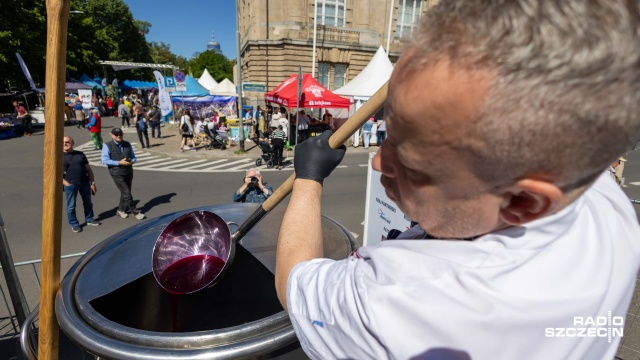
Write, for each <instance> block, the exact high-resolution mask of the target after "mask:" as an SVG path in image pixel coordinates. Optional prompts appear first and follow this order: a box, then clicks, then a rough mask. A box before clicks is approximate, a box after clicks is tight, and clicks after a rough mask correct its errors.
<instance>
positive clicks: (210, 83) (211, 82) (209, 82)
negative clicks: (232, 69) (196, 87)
mask: <svg viewBox="0 0 640 360" xmlns="http://www.w3.org/2000/svg"><path fill="white" fill-rule="evenodd" d="M198 83H200V85H202V86H204V87H205V89H207V90H209V91H211V89H213V88H215V87H216V86H218V82H217V81H216V80H215V79H214V78H213V77H212V76H211V74H209V71H207V69H204V72H203V73H202V76H200V78H199V79H198Z"/></svg>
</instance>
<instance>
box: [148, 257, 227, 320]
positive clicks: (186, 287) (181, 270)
mask: <svg viewBox="0 0 640 360" xmlns="http://www.w3.org/2000/svg"><path fill="white" fill-rule="evenodd" d="M224 264H225V262H224V260H222V259H220V258H219V257H217V256H213V255H193V256H188V257H186V258H183V259H180V260H178V261H176V262H174V263H172V264H171V265H169V266H167V268H166V269H164V271H163V272H162V274H160V284H161V285H162V287H164V288H165V290H167V291H168V292H170V293H171V308H172V313H173V314H172V315H173V316H172V318H173V321H172V325H173V326H172V331H173V332H176V331H178V305H179V303H180V297H181V296H180V295H182V294H185V293H189V292H192V291H195V290H199V289H201V288H202V287H204V286H206V285H207V284H208V283H209V282H211V280H213V279H215V277H216V276H218V274H219V273H220V271H221V270H222V268H223V267H224Z"/></svg>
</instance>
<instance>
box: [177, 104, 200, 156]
mask: <svg viewBox="0 0 640 360" xmlns="http://www.w3.org/2000/svg"><path fill="white" fill-rule="evenodd" d="M195 123H196V122H195V121H194V120H193V117H191V111H190V110H189V109H186V110H185V111H184V115H182V117H181V118H180V131H181V132H182V142H181V143H180V152H183V151H184V147H185V146H187V141H188V140H191V146H192V147H191V151H197V150H198V149H196V142H195V140H193V134H194V132H195V131H194V127H195Z"/></svg>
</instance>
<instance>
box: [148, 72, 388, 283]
mask: <svg viewBox="0 0 640 360" xmlns="http://www.w3.org/2000/svg"><path fill="white" fill-rule="evenodd" d="M386 98H387V83H385V84H384V85H383V86H382V87H381V88H380V89H379V90H378V91H377V92H376V93H375V94H374V95H373V96H372V97H371V98H370V99H369V100H368V101H367V102H366V103H364V105H362V107H360V109H358V111H356V113H355V114H353V116H352V117H351V118H349V120H347V121H346V122H345V123H344V125H342V126H341V127H340V128H339V129H338V130H337V131H336V132H335V133H334V134H333V135H331V137H330V138H329V146H330V147H331V148H332V149H337V148H338V147H340V146H341V145H342V144H343V143H344V142H345V141H347V139H349V137H351V136H352V135H353V134H354V133H355V132H356V131H357V130H358V129H359V128H360V127H361V126H362V125H363V124H364V123H365V122H366V121H367V120H369V118H370V117H371V116H373V114H375V113H376V112H377V111H378V110H379V109H380V108H381V107H382V105H383V104H384V101H385V99H386ZM295 178H296V174H295V173H293V174H291V176H289V178H288V179H287V180H285V182H284V183H283V184H282V185H281V186H280V187H279V188H278V189H277V190H276V191H275V192H274V193H273V194H272V195H271V196H270V197H269V198H268V199H267V200H266V201H265V202H264V203H262V205H261V206H260V207H259V208H257V209H256V211H254V212H253V214H251V215H250V216H249V217H248V218H247V220H245V221H244V223H242V224H241V225H240V226H239V227H238V230H237V231H236V232H235V233H233V234H231V230H230V229H229V224H234V223H226V222H225V221H224V220H223V219H222V218H221V217H220V216H218V215H216V214H213V213H211V212H207V211H195V212H191V213H187V214H184V215H182V216H180V217H178V218H176V219H175V220H173V221H172V222H171V223H170V224H169V225H167V227H166V228H165V229H164V230H163V231H162V233H161V234H160V236H159V237H158V240H156V244H155V246H154V248H153V254H152V261H153V275H154V277H155V279H156V281H158V283H159V284H160V286H162V287H163V288H165V289H166V290H167V291H169V292H172V293H174V294H188V293H193V292H196V291H199V290H202V289H206V288H208V287H211V286H213V285H214V284H215V283H216V282H217V281H218V280H219V279H220V278H221V277H222V276H223V275H224V273H225V272H226V271H227V270H228V269H229V267H230V266H231V264H232V262H233V259H234V256H235V250H236V243H237V242H238V241H239V240H240V239H242V237H244V235H245V234H246V233H247V232H248V231H249V230H251V229H252V228H253V227H254V226H255V225H256V224H257V223H258V222H260V220H262V219H263V218H264V217H265V216H266V215H267V214H268V213H269V211H271V210H273V209H274V208H275V207H276V206H277V205H278V204H279V203H280V202H281V201H282V200H283V199H284V198H285V197H287V195H289V193H291V190H292V189H293V181H294V180H295ZM218 259H219V260H218ZM179 262H182V263H180V264H179ZM181 266H182V269H181V270H179V271H176V272H177V273H179V272H181V271H182V272H184V273H187V274H190V275H189V276H190V277H189V276H187V278H188V279H187V280H186V281H188V282H189V284H186V283H184V282H183V281H185V280H184V278H180V279H177V278H172V279H173V280H171V281H169V280H167V278H168V277H170V276H168V275H167V274H165V272H166V271H167V269H168V268H169V267H173V268H174V269H177V268H179V267H181ZM163 274H164V275H163ZM163 276H164V279H163ZM169 283H171V284H169Z"/></svg>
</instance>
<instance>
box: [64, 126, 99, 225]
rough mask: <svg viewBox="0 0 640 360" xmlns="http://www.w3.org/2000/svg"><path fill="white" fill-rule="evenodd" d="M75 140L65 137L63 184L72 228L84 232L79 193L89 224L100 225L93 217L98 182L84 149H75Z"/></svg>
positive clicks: (85, 217)
mask: <svg viewBox="0 0 640 360" xmlns="http://www.w3.org/2000/svg"><path fill="white" fill-rule="evenodd" d="M73 144H74V141H73V139H72V138H71V136H65V137H64V138H63V145H62V148H63V150H64V157H63V160H62V168H63V170H64V173H63V175H62V184H63V185H64V186H63V189H64V195H65V197H66V199H67V218H68V220H69V225H71V230H72V231H73V232H74V233H79V232H82V228H81V227H80V223H79V222H78V218H77V217H76V199H77V197H78V193H80V196H81V197H82V205H83V207H84V219H85V222H86V223H87V225H91V226H99V225H100V222H98V221H95V219H94V218H93V203H92V202H91V194H92V193H93V194H95V193H96V191H97V188H96V183H95V181H94V177H93V171H92V170H91V166H89V161H88V160H87V157H86V156H85V155H84V153H83V152H82V151H76V150H74V149H73Z"/></svg>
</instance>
